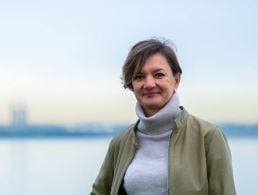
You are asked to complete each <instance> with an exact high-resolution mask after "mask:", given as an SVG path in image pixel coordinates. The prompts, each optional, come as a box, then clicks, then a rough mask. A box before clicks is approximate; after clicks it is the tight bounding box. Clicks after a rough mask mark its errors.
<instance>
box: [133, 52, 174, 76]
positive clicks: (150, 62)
mask: <svg viewBox="0 0 258 195" xmlns="http://www.w3.org/2000/svg"><path fill="white" fill-rule="evenodd" d="M160 70H164V71H171V68H170V65H169V64H168V61H167V59H166V57H165V56H164V55H162V54H160V53H156V54H153V55H151V56H150V57H148V58H147V59H146V61H145V63H144V64H139V65H138V67H136V69H135V73H137V72H144V71H160Z"/></svg>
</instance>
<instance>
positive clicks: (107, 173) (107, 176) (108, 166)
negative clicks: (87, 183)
mask: <svg viewBox="0 0 258 195" xmlns="http://www.w3.org/2000/svg"><path fill="white" fill-rule="evenodd" d="M113 145H114V144H113V140H112V141H111V143H110V145H109V148H108V152H107V154H106V156H105V159H104V162H103V164H102V166H101V168H100V171H99V173H98V176H97V178H96V180H95V182H94V183H93V185H92V191H91V193H90V194H91V195H109V194H110V191H111V185H112V181H113V175H114V164H113V163H114V162H113V159H114V149H113V148H114V146H113Z"/></svg>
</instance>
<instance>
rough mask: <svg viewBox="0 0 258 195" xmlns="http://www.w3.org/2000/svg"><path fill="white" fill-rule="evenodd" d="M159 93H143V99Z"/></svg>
mask: <svg viewBox="0 0 258 195" xmlns="http://www.w3.org/2000/svg"><path fill="white" fill-rule="evenodd" d="M158 94H159V92H145V93H143V96H145V97H154V96H155V95H158Z"/></svg>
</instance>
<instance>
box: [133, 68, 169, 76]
mask: <svg viewBox="0 0 258 195" xmlns="http://www.w3.org/2000/svg"><path fill="white" fill-rule="evenodd" d="M159 71H164V69H162V68H158V69H155V70H154V71H153V72H159ZM136 74H143V72H141V71H139V72H135V73H134V75H136Z"/></svg>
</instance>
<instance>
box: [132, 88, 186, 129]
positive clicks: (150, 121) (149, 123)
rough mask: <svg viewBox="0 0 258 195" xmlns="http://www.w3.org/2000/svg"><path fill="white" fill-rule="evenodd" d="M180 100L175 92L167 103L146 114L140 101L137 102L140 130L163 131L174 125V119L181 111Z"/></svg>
mask: <svg viewBox="0 0 258 195" xmlns="http://www.w3.org/2000/svg"><path fill="white" fill-rule="evenodd" d="M179 106H180V101H179V97H178V94H177V93H174V94H173V96H172V97H171V98H170V100H169V101H168V102H167V104H166V105H165V106H164V107H162V108H161V109H160V110H159V111H157V112H155V113H154V114H152V115H150V116H149V115H146V114H145V113H144V112H143V109H142V107H141V106H140V104H139V103H137V104H136V114H137V116H138V118H139V120H140V122H139V124H138V130H139V131H142V132H146V133H148V134H149V133H151V134H152V133H156V134H159V133H162V132H164V131H168V130H171V129H172V128H173V127H174V124H175V122H174V120H175V119H176V117H177V116H178V114H179V113H180V111H181V109H180V108H179Z"/></svg>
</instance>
